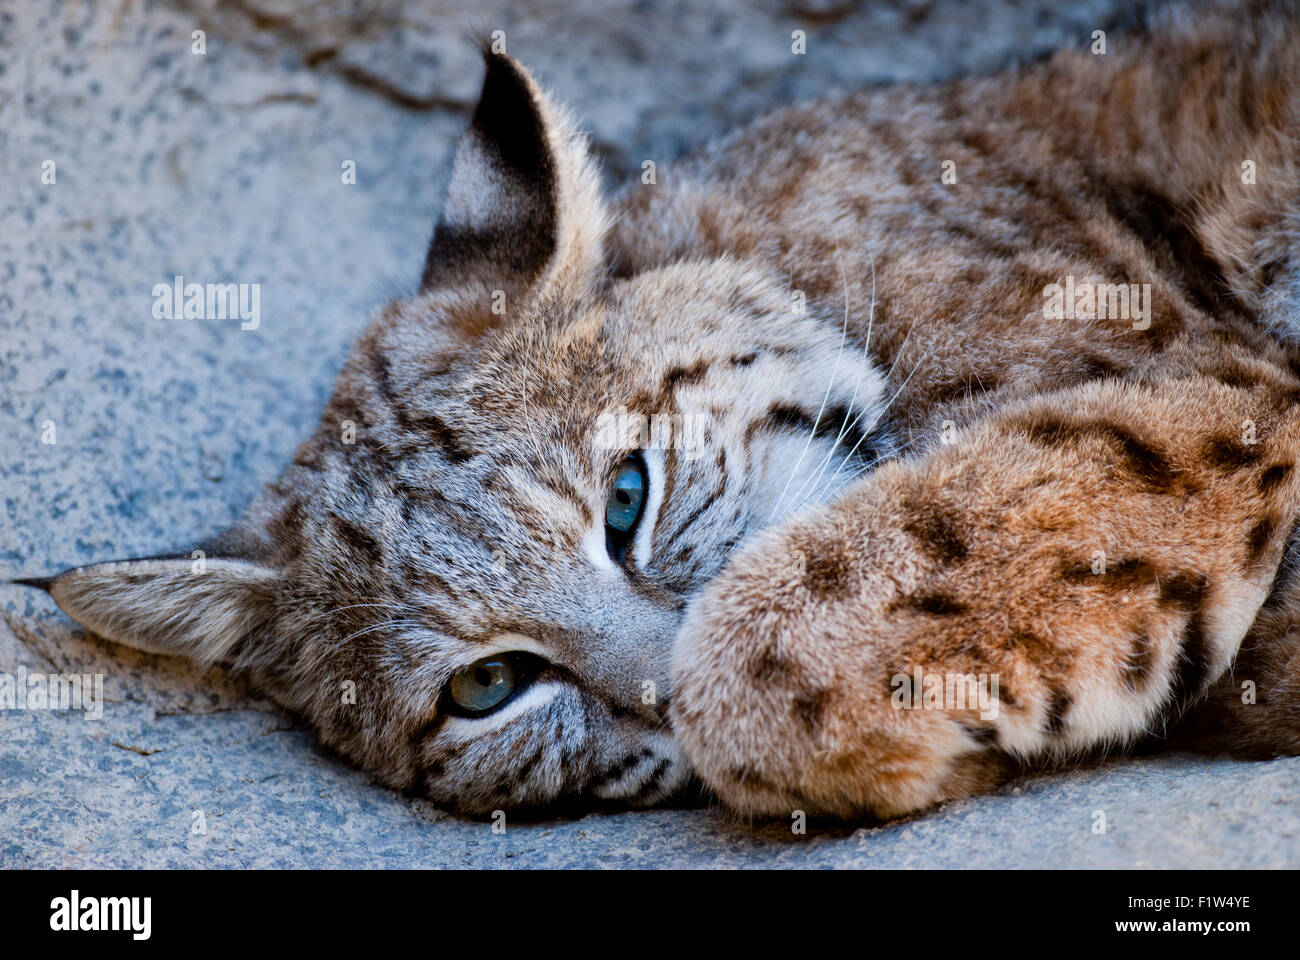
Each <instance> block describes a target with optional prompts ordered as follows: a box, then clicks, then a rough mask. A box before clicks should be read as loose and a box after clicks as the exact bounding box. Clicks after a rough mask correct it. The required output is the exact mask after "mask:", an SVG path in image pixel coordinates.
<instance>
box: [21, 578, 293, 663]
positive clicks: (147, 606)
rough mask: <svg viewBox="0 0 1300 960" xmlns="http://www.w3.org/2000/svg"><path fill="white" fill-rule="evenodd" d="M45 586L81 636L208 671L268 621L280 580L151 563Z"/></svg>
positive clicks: (54, 580) (51, 580)
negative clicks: (182, 659) (183, 660)
mask: <svg viewBox="0 0 1300 960" xmlns="http://www.w3.org/2000/svg"><path fill="white" fill-rule="evenodd" d="M43 582H44V583H45V584H48V586H45V587H43V589H47V590H48V591H49V593H50V595H51V596H52V597H53V598H54V602H55V603H57V604H58V605H59V607H60V608H62V610H63V612H64V613H66V614H67V615H68V616H69V617H71V618H72V619H73V620H75V621H77V622H78V623H80V624H81V625H82V626H84V627H86V629H88V630H90V631H92V632H94V633H97V634H99V635H100V636H103V637H106V638H108V639H109V640H113V641H116V642H117V643H121V644H125V645H126V646H129V647H135V648H136V649H139V650H145V651H147V652H149V653H159V654H164V655H166V656H173V657H175V656H184V657H188V658H190V659H191V660H194V661H195V662H196V663H198V664H200V665H202V666H206V665H208V664H211V663H215V662H217V661H219V660H221V659H223V658H225V657H226V656H227V655H229V654H231V653H232V652H233V650H234V649H235V647H236V645H237V644H238V643H239V641H240V640H242V639H243V638H244V637H246V636H248V634H250V633H252V632H253V631H254V630H256V629H257V628H258V627H260V626H262V625H263V624H265V623H266V622H267V621H268V620H269V619H270V618H271V614H272V612H273V609H274V600H275V588H276V585H277V583H278V582H279V575H278V574H277V573H276V572H275V571H274V570H271V569H269V568H267V567H263V566H260V565H258V564H255V563H249V562H247V561H244V560H234V559H225V558H205V559H199V560H191V559H190V558H188V557H185V558H150V559H144V560H118V561H114V562H111V563H97V564H92V565H90V566H86V567H74V568H73V569H71V570H67V571H65V572H63V573H60V574H58V575H57V576H55V577H50V578H48V579H46V580H44V581H43ZM31 585H33V586H36V585H40V584H39V583H31Z"/></svg>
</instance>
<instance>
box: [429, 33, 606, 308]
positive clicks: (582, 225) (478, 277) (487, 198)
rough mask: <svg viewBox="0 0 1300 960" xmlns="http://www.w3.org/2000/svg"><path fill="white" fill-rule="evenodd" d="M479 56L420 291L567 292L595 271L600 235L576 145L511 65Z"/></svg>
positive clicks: (596, 190)
mask: <svg viewBox="0 0 1300 960" xmlns="http://www.w3.org/2000/svg"><path fill="white" fill-rule="evenodd" d="M483 58H484V60H485V62H486V65H487V75H486V76H485V77H484V79H483V92H482V94H481V96H480V98H479V103H478V107H477V108H476V109H475V111H474V119H473V121H472V123H471V124H470V128H469V130H468V131H467V132H466V133H465V135H464V136H463V137H462V138H461V141H460V144H459V145H458V146H457V148H456V159H455V162H454V165H453V168H452V174H451V183H450V185H449V186H448V187H447V197H446V200H445V202H444V203H443V208H442V216H441V218H440V219H439V221H438V225H437V227H436V228H435V229H434V232H433V241H432V243H431V244H430V246H429V254H428V257H427V259H426V260H425V266H424V277H423V279H422V281H421V288H422V289H424V290H428V289H430V288H433V287H440V286H452V285H456V284H464V283H476V284H481V285H482V287H483V289H485V290H496V289H500V290H504V291H506V293H507V296H510V295H511V294H512V293H513V294H514V295H516V296H518V295H522V294H524V293H526V292H528V291H529V290H530V289H533V288H535V287H538V286H541V285H555V286H559V287H560V288H568V289H574V288H575V285H577V284H581V283H583V282H584V281H585V280H586V279H587V278H589V277H591V276H592V275H593V274H594V273H595V272H596V271H597V270H598V269H599V266H600V262H601V258H602V251H601V243H602V240H603V237H604V233H605V228H606V212H605V206H604V203H603V201H602V199H601V195H600V176H599V174H598V173H597V171H596V167H595V164H594V163H592V161H591V159H590V157H589V155H588V153H587V146H586V140H585V138H584V137H583V136H582V135H581V134H580V133H578V131H577V130H576V128H575V127H574V125H573V122H572V120H571V119H570V118H569V116H568V114H567V113H566V112H565V111H564V110H563V109H561V108H560V107H558V106H556V105H555V104H553V103H552V102H551V101H550V99H549V98H548V97H547V96H546V94H544V93H543V92H542V90H541V88H540V87H538V85H537V82H536V81H535V80H534V79H533V78H532V77H531V76H530V75H529V73H528V71H527V70H525V69H524V68H523V67H522V66H520V65H519V64H518V63H517V62H516V61H515V60H513V59H511V58H510V57H508V56H506V55H504V54H495V53H492V52H491V51H490V50H489V49H487V48H486V47H485V48H484V50H483Z"/></svg>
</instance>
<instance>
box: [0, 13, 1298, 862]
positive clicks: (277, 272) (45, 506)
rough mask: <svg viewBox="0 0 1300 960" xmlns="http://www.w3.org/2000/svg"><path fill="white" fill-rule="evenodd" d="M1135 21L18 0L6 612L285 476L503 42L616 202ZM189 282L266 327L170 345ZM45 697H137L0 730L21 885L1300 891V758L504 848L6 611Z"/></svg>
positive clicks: (1039, 781) (223, 689)
mask: <svg viewBox="0 0 1300 960" xmlns="http://www.w3.org/2000/svg"><path fill="white" fill-rule="evenodd" d="M1119 6H1121V4H1120V3H1119V2H1118V0H1110V2H1107V0H1089V2H1085V3H1080V4H1072V5H1071V9H1070V10H1069V11H1068V12H1059V11H1058V12H1050V7H1051V4H1048V3H1042V4H1016V3H1010V2H1006V3H989V4H968V3H961V2H957V0H951V2H938V0H936V2H925V0H921V2H897V3H882V4H878V5H872V6H870V8H869V9H866V10H863V11H857V10H856V9H855V7H854V5H852V4H847V3H843V4H842V3H838V2H835V0H829V2H828V0H796V2H784V3H783V2H776V0H765V2H758V3H742V2H740V0H725V2H720V3H718V4H714V5H712V6H711V7H707V8H706V6H705V5H701V4H697V3H691V2H680V3H674V2H663V0H645V2H615V3H597V2H594V0H591V2H585V0H583V2H576V3H560V2H558V0H541V2H533V3H528V4H511V3H504V2H486V3H481V4H478V5H476V6H474V7H473V9H472V10H469V11H468V12H466V10H465V9H464V8H463V7H461V5H455V4H451V3H444V2H441V0H436V2H429V3H401V2H396V0H369V2H355V0H347V2H344V0H323V2H315V3H309V2H306V0H303V2H290V0H242V2H238V3H224V4H218V3H217V2H216V0H190V2H182V0H178V2H170V3H163V2H144V3H141V2H134V3H129V2H125V0H123V2H118V3H102V4H98V5H86V4H81V3H58V2H53V0H25V2H21V3H16V2H4V0H0V506H2V509H3V512H2V513H0V578H4V577H9V576H20V575H33V574H40V573H46V572H50V571H52V570H55V569H58V568H62V567H65V566H70V565H74V564H78V563H85V562H90V561H94V560H100V559H107V558H113V557H119V556H130V555H147V554H152V553H158V552H161V551H164V550H167V549H170V548H172V547H175V546H177V545H182V544H188V543H193V542H195V541H196V540H199V539H201V538H202V537H203V536H205V535H207V534H209V533H211V532H214V531H216V530H218V529H220V528H221V527H223V526H225V525H226V524H227V523H229V522H230V521H231V520H232V519H233V518H234V517H235V515H236V514H237V513H238V511H239V510H240V509H241V508H242V506H243V505H244V504H245V503H247V501H248V500H249V499H250V498H251V497H252V495H253V493H254V492H255V491H256V489H257V488H258V486H259V485H260V484H262V483H263V482H265V481H267V480H269V479H272V478H273V477H274V476H275V475H276V473H277V472H278V471H279V469H280V467H281V465H282V464H283V463H284V462H285V460H287V458H288V457H289V456H290V454H291V451H292V449H293V447H294V445H295V443H296V442H297V440H298V439H299V438H300V437H301V436H303V435H305V433H306V431H307V430H308V429H309V427H310V425H311V423H312V421H313V419H314V417H315V415H316V412H317V410H318V408H319V406H320V404H321V403H322V402H323V400H324V398H325V397H326V395H327V394H328V391H329V388H330V384H331V381H332V378H333V375H334V373H335V371H336V370H337V368H338V365H339V364H340V362H341V360H342V356H343V351H344V349H345V347H346V345H347V343H348V341H349V340H350V339H351V338H352V337H353V336H354V335H355V334H356V333H357V332H358V330H359V329H360V328H361V326H362V325H363V323H364V321H365V319H366V316H367V313H368V312H369V311H370V310H372V309H373V308H374V307H375V306H376V305H378V304H380V303H381V302H383V300H385V299H386V298H387V297H389V296H391V295H393V294H395V293H399V292H403V291H405V290H406V289H408V288H409V287H410V285H411V284H412V283H413V282H414V281H415V279H416V277H417V275H418V272H419V268H420V264H421V261H422V256H423V248H424V243H425V241H426V239H427V237H428V234H429V230H430V227H431V224H432V221H433V217H434V214H435V213H436V210H437V205H438V201H439V197H440V190H441V185H442V180H443V177H444V176H445V173H446V165H447V161H448V158H449V151H450V148H451V145H452V143H453V142H454V139H455V137H456V135H457V133H458V132H459V130H460V129H461V127H462V126H463V124H464V123H465V120H466V116H467V112H468V110H469V108H470V107H471V106H472V103H473V100H474V97H475V95H476V93H477V84H478V69H479V68H478V65H477V63H476V60H475V57H474V54H473V49H472V44H471V42H470V36H471V31H472V30H474V29H487V30H492V29H497V28H502V29H505V30H506V31H507V36H508V38H509V44H510V49H511V51H512V52H513V53H515V54H516V55H518V56H520V57H521V58H523V59H524V60H525V61H526V62H527V63H529V64H530V65H531V66H532V67H533V68H534V69H535V70H536V72H537V73H538V74H539V75H540V77H541V78H542V79H543V81H544V82H545V83H546V84H547V85H549V86H550V87H552V88H553V89H555V90H556V91H557V93H559V94H560V95H561V96H562V97H563V98H564V99H566V100H568V101H569V102H570V103H571V104H572V105H573V106H574V107H575V108H576V109H577V110H578V112H579V113H580V114H581V115H582V116H583V117H585V119H586V121H587V123H588V126H589V128H590V129H591V131H592V133H593V137H594V142H595V144H596V146H597V149H598V150H599V151H600V153H601V155H602V157H603V159H604V163H605V170H606V177H607V179H608V180H609V182H610V184H611V185H614V184H616V183H617V182H618V181H619V180H620V179H621V178H623V177H626V176H628V175H629V173H630V172H631V171H634V170H637V169H638V168H639V166H640V163H641V160H642V159H646V158H656V157H668V156H672V155H674V154H676V153H678V152H680V151H681V150H682V149H684V148H686V147H688V146H690V145H691V144H695V143H699V142H701V141H703V140H705V139H707V138H709V137H710V136H713V135H715V134H717V133H719V132H721V131H723V130H726V129H727V128H729V127H730V126H731V125H733V124H735V123H736V122H738V121H741V120H744V119H746V118H748V117H751V116H754V115H756V114H757V113H759V112H761V111H762V110H763V109H765V108H767V107H769V106H771V105H774V104H776V103H778V102H781V101H785V100H791V99H797V98H801V97H806V96H811V95H815V94H816V93H819V92H822V91H825V90H828V89H830V88H832V87H835V86H858V85H863V84H866V83H874V82H881V81H887V80H896V79H904V80H907V79H924V78H928V77H938V76H942V75H944V74H946V73H949V72H952V71H956V70H966V69H988V68H993V67H996V66H998V65H1000V64H1004V63H1008V62H1012V61H1015V60H1023V59H1027V58H1029V57H1032V56H1033V55H1034V54H1035V53H1036V52H1038V51H1041V50H1044V49H1048V48H1051V47H1053V46H1057V45H1061V44H1064V43H1067V42H1068V43H1083V42H1085V39H1084V38H1086V37H1087V35H1088V33H1089V32H1090V31H1091V30H1092V29H1094V28H1095V27H1096V26H1097V25H1098V24H1099V23H1102V22H1104V21H1105V19H1106V18H1107V16H1108V13H1109V12H1110V11H1111V10H1113V9H1117V8H1118V7H1119ZM196 29H202V30H204V31H205V35H206V51H207V52H206V53H205V54H204V55H196V54H194V53H193V52H191V46H192V43H193V40H192V31H194V30H196ZM795 29H804V30H806V31H807V34H808V54H807V55H806V56H804V57H798V58H795V57H792V56H791V55H790V52H789V37H790V32H791V31H792V30H795ZM345 160H353V161H355V163H356V166H357V183H356V184H355V185H344V184H342V183H341V182H340V176H339V172H340V165H341V164H342V163H343V161H345ZM47 161H53V163H54V181H55V182H54V183H52V184H45V183H42V173H43V171H44V170H46V169H48V168H47V167H46V166H45V165H46V162H47ZM176 274H181V275H183V276H185V277H187V278H191V279H194V280H198V281H199V282H218V281H233V282H256V283H260V284H261V289H262V324H261V327H260V329H258V330H255V331H242V330H240V329H239V324H238V321H228V322H221V321H192V320H191V321H179V320H178V321H166V320H157V319H155V318H154V317H153V315H152V309H151V308H152V295H151V290H152V287H153V285H154V284H155V283H158V282H163V281H168V280H170V278H171V277H173V276H174V275H176ZM51 425H52V428H53V439H54V441H55V442H54V443H48V442H42V440H43V439H49V438H50V428H51ZM20 667H25V668H27V669H28V670H31V671H44V672H49V673H73V672H76V673H88V674H102V675H103V677H104V684H105V698H106V703H105V704H104V711H103V716H102V718H100V719H98V720H93V719H90V718H88V717H87V716H86V715H85V714H84V713H76V712H57V711H24V712H19V711H4V712H0V867H23V866H42V867H49V866H115V867H133V866H176V867H193V866H228V867H246V866H326V865H335V866H358V867H368V866H373V867H381V866H490V867H509V866H551V867H570V866H636V865H639V866H759V865H761V866H830V867H877V866H916V867H938V866H961V867H969V866H1025V865H1046V866H1121V867H1138V866H1160V867H1164V866H1231V865H1249V866H1286V865H1290V866H1296V865H1300V811H1298V810H1297V801H1296V797H1297V795H1298V794H1300V760H1280V761H1276V762H1273V763H1267V764H1245V763H1232V762H1219V761H1207V760H1203V759H1199V758H1187V757H1172V756H1170V757H1158V758H1146V759H1143V760H1130V761H1123V762H1118V763H1113V764H1109V765H1105V766H1102V767H1097V768H1089V769H1084V770H1077V771H1074V772H1072V773H1069V774H1063V775H1058V776H1050V777H1041V778H1036V779H1033V780H1030V781H1026V782H1024V783H1022V784H1019V785H1018V786H1015V787H1011V788H1008V789H1007V790H1005V791H1003V792H1002V793H1000V794H997V795H995V796H991V797H985V798H979V799H974V800H968V801H964V802H962V803H958V804H953V805H950V806H948V807H946V808H944V809H942V810H939V811H936V812H934V813H932V814H930V815H928V816H925V817H922V818H918V819H915V820H912V821H908V822H905V823H897V824H890V825H885V826H874V827H868V828H859V829H854V828H853V827H851V826H850V827H843V826H828V825H820V824H812V825H810V827H809V830H808V832H807V834H806V835H803V836H795V835H792V834H791V832H790V831H789V829H788V828H787V827H784V826H781V825H773V826H768V827H764V828H760V829H754V828H751V827H747V826H743V825H740V824H736V823H732V822H730V821H728V820H727V818H725V817H724V816H723V815H722V814H720V813H719V812H717V811H714V810H689V811H688V810H661V811H653V812H648V813H636V814H617V815H591V816H588V817H585V818H583V819H580V820H568V821H559V822H545V823H535V824H522V823H521V824H514V823H512V824H510V825H509V826H508V829H507V831H506V832H505V834H494V833H492V831H491V830H490V828H489V826H488V825H487V824H486V823H478V822H471V821H465V820H458V819H455V818H453V817H449V816H447V815H446V814H444V813H442V812H440V811H438V810H436V809H434V808H433V807H431V806H430V805H428V804H426V803H423V802H419V801H412V800H410V799H407V798H405V797H400V796H397V795H395V794H393V793H391V792H390V791H388V790H385V789H383V788H381V787H378V786H375V785H373V784H372V783H370V781H369V780H368V778H367V777H366V776H365V775H363V774H361V773H358V772H356V771H354V770H352V769H350V768H349V767H348V766H346V765H345V764H343V763H341V762H340V761H338V760H337V759H335V758H334V757H332V756H331V755H329V754H328V753H327V752H324V751H322V750H321V749H319V748H318V747H317V746H315V745H314V743H313V739H312V737H311V735H310V734H309V733H308V732H306V731H304V730H303V729H301V728H300V727H299V726H297V725H295V723H294V722H293V720H292V718H290V717H287V716H284V715H282V714H281V713H280V712H279V711H278V710H276V709H275V708H274V707H273V706H271V705H270V704H268V703H266V702H264V701H261V700H258V699H256V698H254V697H250V696H249V695H248V693H247V692H246V691H244V690H242V689H241V688H239V687H238V686H237V685H234V684H232V683H231V682H230V681H229V680H228V679H227V678H225V677H224V676H222V675H221V674H220V672H219V671H212V672H209V673H208V674H206V675H199V674H198V673H196V672H195V671H194V670H192V669H191V668H189V667H187V666H186V665H184V664H183V663H180V662H178V661H173V660H167V659H161V658H155V657H150V656H146V655H141V654H136V653H132V652H130V651H124V650H118V649H114V648H112V647H110V646H109V645H107V644H105V643H103V642H101V641H99V640H97V639H95V638H93V637H87V636H86V635H85V634H83V633H82V632H81V631H79V630H78V629H76V628H75V627H73V626H72V624H70V623H69V622H68V621H67V620H66V618H64V617H63V616H62V615H61V614H59V613H58V612H57V611H56V610H55V609H54V607H53V605H52V604H51V603H50V602H49V600H48V599H47V598H46V597H45V596H44V595H42V594H39V593H37V592H35V591H28V590H23V589H20V588H18V587H12V586H8V585H3V584H0V673H3V672H7V673H11V674H12V673H14V672H16V671H17V670H18V669H19V668H20ZM1098 812H1101V813H1104V815H1105V819H1106V831H1105V832H1104V833H1097V832H1094V826H1095V825H1096V824H1097V823H1098V816H1097V814H1098ZM200 826H201V827H203V828H204V829H202V830H200V829H198V828H199V827H200Z"/></svg>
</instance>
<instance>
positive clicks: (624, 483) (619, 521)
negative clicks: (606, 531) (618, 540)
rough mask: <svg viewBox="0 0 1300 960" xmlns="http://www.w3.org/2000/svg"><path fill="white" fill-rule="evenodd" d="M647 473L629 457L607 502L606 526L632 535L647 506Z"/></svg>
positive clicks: (620, 470) (619, 470)
mask: <svg viewBox="0 0 1300 960" xmlns="http://www.w3.org/2000/svg"><path fill="white" fill-rule="evenodd" d="M645 486H646V484H645V471H644V470H643V469H642V467H641V464H640V462H639V461H638V460H636V459H633V458H632V457H628V459H626V460H624V461H623V465H622V466H621V467H619V468H618V473H617V474H616V475H615V477H614V483H613V484H612V485H611V486H610V488H609V499H608V500H606V501H605V524H606V526H608V527H610V528H611V529H613V530H614V531H615V532H617V533H631V532H632V528H633V527H635V526H636V522H637V520H638V519H640V517H641V508H642V507H643V506H644V505H645Z"/></svg>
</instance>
